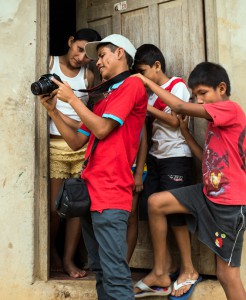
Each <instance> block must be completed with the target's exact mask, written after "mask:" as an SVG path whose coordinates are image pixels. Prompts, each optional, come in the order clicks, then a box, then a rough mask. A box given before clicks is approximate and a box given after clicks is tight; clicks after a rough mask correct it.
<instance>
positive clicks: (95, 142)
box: [82, 137, 99, 172]
mask: <svg viewBox="0 0 246 300" xmlns="http://www.w3.org/2000/svg"><path fill="white" fill-rule="evenodd" d="M98 142H99V139H98V138H96V137H95V140H94V143H93V145H92V147H91V152H90V154H89V155H88V157H87V158H86V160H85V161H84V163H83V165H82V172H83V170H84V169H85V168H86V166H87V164H88V162H89V159H90V157H91V155H92V153H93V152H94V150H95V149H96V146H97V144H98Z"/></svg>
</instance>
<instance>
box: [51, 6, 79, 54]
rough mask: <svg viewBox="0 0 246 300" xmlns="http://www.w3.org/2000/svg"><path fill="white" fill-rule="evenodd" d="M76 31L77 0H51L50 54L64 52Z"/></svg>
mask: <svg viewBox="0 0 246 300" xmlns="http://www.w3.org/2000/svg"><path fill="white" fill-rule="evenodd" d="M75 32H76V0H50V55H57V56H59V55H62V54H64V52H66V45H67V40H68V38H69V36H71V35H73V34H74V33H75Z"/></svg>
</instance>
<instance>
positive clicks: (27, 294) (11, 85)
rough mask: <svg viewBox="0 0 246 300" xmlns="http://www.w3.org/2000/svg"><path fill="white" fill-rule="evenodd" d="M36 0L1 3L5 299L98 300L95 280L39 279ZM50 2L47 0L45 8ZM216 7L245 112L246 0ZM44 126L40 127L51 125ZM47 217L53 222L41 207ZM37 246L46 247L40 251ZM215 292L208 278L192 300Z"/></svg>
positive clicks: (222, 47)
mask: <svg viewBox="0 0 246 300" xmlns="http://www.w3.org/2000/svg"><path fill="white" fill-rule="evenodd" d="M209 1H210V0H209ZM209 1H206V2H209ZM210 2H211V1H210ZM38 3H39V1H34V0H8V1H4V0H0V7H1V10H0V42H1V47H0V56H1V63H0V86H1V89H0V108H1V109H0V122H1V123H0V124H1V131H0V149H1V159H0V162H1V164H0V166H1V173H0V203H1V210H0V219H1V234H0V266H1V267H0V277H1V281H0V298H1V299H4V300H12V299H14V300H27V299H32V300H39V299H40V300H43V299H45V300H51V299H65V298H68V299H69V298H70V299H81V300H82V299H87V300H90V299H96V298H95V291H94V290H93V289H92V286H94V283H92V282H90V281H87V283H86V284H85V282H83V281H81V282H78V281H76V282H75V283H73V282H71V281H70V282H64V281H63V282H56V281H49V282H45V281H42V280H39V279H37V278H40V277H41V278H43V277H44V276H43V274H41V275H40V273H39V272H40V270H42V267H43V268H44V269H45V268H46V267H47V266H44V265H43V264H44V263H45V259H43V260H42V259H41V262H42V264H41V266H39V267H36V264H37V258H39V254H38V252H42V251H45V249H46V248H47V245H44V243H43V240H45V239H44V238H42V231H40V230H37V228H38V227H42V226H40V225H42V224H43V223H42V222H43V221H40V220H39V218H38V214H37V213H36V210H35V208H36V206H37V205H38V203H37V199H36V194H35V192H37V189H36V191H35V190H34V185H35V174H36V171H35V163H36V160H35V156H37V155H39V152H38V151H37V148H36V146H35V145H37V139H39V140H40V137H39V136H36V137H35V132H36V133H37V132H38V131H37V130H36V131H35V126H37V124H38V123H37V117H35V110H36V106H35V105H36V104H35V98H34V97H33V96H32V94H31V93H30V84H31V83H32V82H33V81H34V80H35V78H37V76H38V75H40V74H36V73H37V72H36V67H37V65H38V64H40V59H41V57H39V56H36V53H37V50H39V49H37V46H38V47H41V48H42V44H41V45H40V44H38V45H37V43H36V40H37V36H38V35H39V34H38V30H39V28H40V24H39V23H38V22H37V19H36V16H37V15H38V13H40V11H39V9H38V6H39V4H38ZM44 3H46V1H45V0H43V1H42V5H44ZM215 9H216V11H217V16H218V19H217V20H216V22H215V23H216V26H217V29H218V32H217V37H218V58H219V62H220V63H221V64H223V65H224V66H225V68H226V69H227V70H228V73H229V75H230V78H231V83H232V99H233V100H235V101H237V102H239V103H240V104H241V105H242V107H243V108H244V109H246V99H245V95H244V79H245V69H246V57H245V53H246V19H245V16H244V13H245V11H246V2H245V0H227V1H224V0H217V1H215ZM45 13H46V12H45ZM40 20H42V18H40ZM43 26H45V24H43ZM217 29H216V30H217ZM44 53H45V51H44ZM42 59H43V60H44V58H42ZM44 123H45V122H44ZM44 123H43V124H44ZM42 126H43V128H41V130H45V129H46V128H45V126H44V125H42ZM41 155H43V153H41ZM44 157H45V156H44ZM44 164H45V162H44ZM44 200H46V199H44ZM41 219H47V218H46V216H43V215H42V212H41ZM38 233H39V234H40V233H41V235H39V236H38ZM36 244H37V245H38V247H37V248H36ZM39 247H42V249H41V250H40V251H38V250H39ZM43 249H44V250H43ZM245 252H246V251H245V248H244V252H243V265H242V276H243V280H244V283H245V285H246V253H245ZM215 297H216V299H218V300H223V299H225V297H224V295H223V292H222V289H221V287H220V286H219V285H218V284H217V283H211V284H207V283H206V282H204V283H202V284H200V285H199V286H198V287H197V288H196V290H195V293H194V294H193V296H192V298H191V299H196V300H198V299H202V298H203V299H205V300H210V299H212V298H215Z"/></svg>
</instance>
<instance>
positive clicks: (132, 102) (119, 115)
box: [102, 77, 146, 125]
mask: <svg viewBox="0 0 246 300" xmlns="http://www.w3.org/2000/svg"><path fill="white" fill-rule="evenodd" d="M145 95H146V90H145V87H144V85H143V83H142V81H141V79H139V78H137V77H129V78H127V79H126V80H125V81H124V82H123V83H122V84H121V85H120V86H119V87H118V88H117V89H116V90H115V91H113V92H112V93H111V94H110V95H109V96H108V104H107V107H106V109H105V111H104V113H103V115H102V116H103V117H104V118H111V119H114V120H116V121H117V122H119V123H120V124H121V125H123V123H124V121H125V119H126V118H127V116H128V115H129V113H130V112H131V111H132V108H133V107H134V106H138V105H140V103H138V102H139V101H140V100H141V99H143V97H145Z"/></svg>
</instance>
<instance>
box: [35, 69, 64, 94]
mask: <svg viewBox="0 0 246 300" xmlns="http://www.w3.org/2000/svg"><path fill="white" fill-rule="evenodd" d="M52 78H55V79H57V80H59V81H60V82H62V81H61V78H60V77H59V76H58V75H56V74H45V75H42V76H41V77H40V79H39V80H38V81H36V82H33V83H32V84H31V91H32V93H33V94H34V95H36V96H37V95H44V94H50V93H51V92H53V91H54V90H55V89H57V88H58V85H57V84H55V83H54V82H53V81H52Z"/></svg>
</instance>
